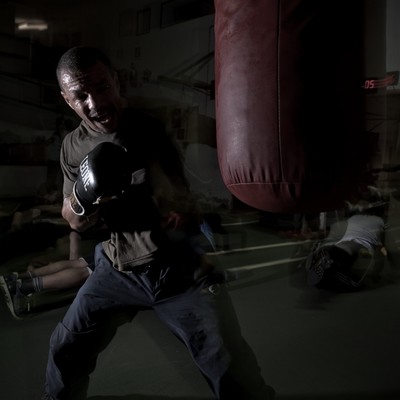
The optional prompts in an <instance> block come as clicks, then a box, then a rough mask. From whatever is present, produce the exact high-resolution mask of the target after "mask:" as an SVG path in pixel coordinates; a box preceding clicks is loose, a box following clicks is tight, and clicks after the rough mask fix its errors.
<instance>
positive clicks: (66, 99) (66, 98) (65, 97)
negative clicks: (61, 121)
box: [60, 91, 73, 109]
mask: <svg viewBox="0 0 400 400" xmlns="http://www.w3.org/2000/svg"><path fill="white" fill-rule="evenodd" d="M60 93H61V96H62V97H63V99H64V100H65V102H66V103H67V104H68V105H69V106H70V107H71V108H72V109H73V107H72V105H71V103H70V101H69V99H68V97H67V96H66V94H65V93H64V92H63V91H61V92H60Z"/></svg>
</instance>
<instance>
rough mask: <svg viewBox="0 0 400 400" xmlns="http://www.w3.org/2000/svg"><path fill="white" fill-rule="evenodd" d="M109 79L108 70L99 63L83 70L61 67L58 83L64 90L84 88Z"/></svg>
mask: <svg viewBox="0 0 400 400" xmlns="http://www.w3.org/2000/svg"><path fill="white" fill-rule="evenodd" d="M110 79H111V72H110V70H109V69H108V68H107V67H106V66H105V65H103V64H101V63H97V64H95V65H93V66H91V67H89V68H86V69H85V70H71V69H63V70H61V71H60V84H61V86H62V89H64V90H85V89H89V88H90V87H94V86H96V85H99V84H101V83H103V82H106V81H109V80H110Z"/></svg>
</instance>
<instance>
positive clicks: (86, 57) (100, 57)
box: [56, 46, 113, 86]
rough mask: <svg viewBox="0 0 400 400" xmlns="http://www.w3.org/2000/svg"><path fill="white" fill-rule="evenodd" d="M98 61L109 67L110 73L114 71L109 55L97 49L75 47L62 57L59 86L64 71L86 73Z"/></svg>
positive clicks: (58, 78)
mask: <svg viewBox="0 0 400 400" xmlns="http://www.w3.org/2000/svg"><path fill="white" fill-rule="evenodd" d="M98 61H100V62H101V63H103V64H104V65H105V66H106V67H108V68H109V69H110V71H113V68H112V66H111V62H110V59H109V58H108V57H107V55H106V54H105V53H104V52H103V51H101V50H99V49H97V48H95V47H90V46H75V47H72V48H71V49H69V50H67V51H66V52H65V53H64V54H63V55H62V56H61V58H60V60H59V61H58V64H57V68H56V74H57V80H58V83H59V85H60V86H61V72H62V71H65V70H66V71H73V72H75V71H85V70H87V69H88V68H90V67H91V66H93V65H94V64H95V63H96V62H98Z"/></svg>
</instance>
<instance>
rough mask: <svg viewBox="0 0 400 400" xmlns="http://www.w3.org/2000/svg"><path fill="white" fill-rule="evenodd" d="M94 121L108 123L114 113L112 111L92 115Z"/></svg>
mask: <svg viewBox="0 0 400 400" xmlns="http://www.w3.org/2000/svg"><path fill="white" fill-rule="evenodd" d="M91 119H92V120H93V121H94V122H97V123H99V124H102V125H106V124H108V123H109V122H110V121H111V119H112V114H111V113H110V112H106V113H102V114H97V115H94V116H92V117H91Z"/></svg>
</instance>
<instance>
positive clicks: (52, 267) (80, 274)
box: [0, 231, 94, 318]
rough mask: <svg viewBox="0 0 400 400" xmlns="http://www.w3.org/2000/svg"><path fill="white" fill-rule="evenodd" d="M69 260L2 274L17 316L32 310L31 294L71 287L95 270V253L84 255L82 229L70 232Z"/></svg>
mask: <svg viewBox="0 0 400 400" xmlns="http://www.w3.org/2000/svg"><path fill="white" fill-rule="evenodd" d="M69 240H70V254H69V259H68V260H59V261H56V262H51V263H49V264H47V265H45V266H42V267H39V268H33V267H32V266H31V265H29V266H28V269H27V271H24V272H12V273H10V274H7V275H3V276H0V287H1V289H2V291H3V294H4V297H5V299H6V303H7V306H8V308H9V310H10V311H11V314H12V315H13V316H14V317H15V318H19V317H20V316H21V315H22V314H24V313H28V312H29V311H30V301H29V300H30V296H31V295H32V294H33V293H37V292H42V291H45V290H46V291H48V290H68V289H74V288H78V287H80V286H81V285H82V284H83V283H84V282H85V280H86V279H87V277H88V276H89V275H90V274H91V273H92V272H93V267H94V263H93V255H91V256H87V257H82V256H81V249H80V242H81V236H80V234H79V233H77V232H75V231H72V232H71V233H70V234H69Z"/></svg>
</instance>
